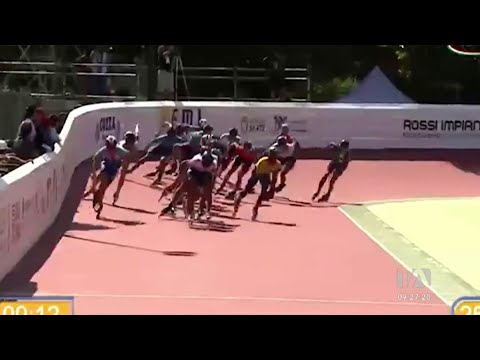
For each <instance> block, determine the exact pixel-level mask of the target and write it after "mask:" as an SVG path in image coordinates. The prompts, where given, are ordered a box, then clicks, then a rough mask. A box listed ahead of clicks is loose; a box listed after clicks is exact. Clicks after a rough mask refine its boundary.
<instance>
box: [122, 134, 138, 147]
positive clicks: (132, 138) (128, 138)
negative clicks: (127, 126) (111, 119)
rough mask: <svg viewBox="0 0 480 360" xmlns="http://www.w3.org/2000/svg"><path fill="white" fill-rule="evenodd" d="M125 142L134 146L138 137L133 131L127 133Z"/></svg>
mask: <svg viewBox="0 0 480 360" xmlns="http://www.w3.org/2000/svg"><path fill="white" fill-rule="evenodd" d="M123 138H124V140H125V142H127V143H129V144H132V143H135V142H136V141H137V137H136V135H135V134H134V133H133V132H132V131H127V132H126V133H125V135H124V136H123Z"/></svg>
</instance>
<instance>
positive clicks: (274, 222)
mask: <svg viewBox="0 0 480 360" xmlns="http://www.w3.org/2000/svg"><path fill="white" fill-rule="evenodd" d="M215 216H216V217H219V218H222V219H229V220H241V221H248V222H253V223H259V224H266V225H277V226H287V227H296V226H297V224H295V223H285V222H281V221H263V220H255V221H252V220H250V219H244V218H241V217H235V218H234V217H232V216H231V215H223V214H215Z"/></svg>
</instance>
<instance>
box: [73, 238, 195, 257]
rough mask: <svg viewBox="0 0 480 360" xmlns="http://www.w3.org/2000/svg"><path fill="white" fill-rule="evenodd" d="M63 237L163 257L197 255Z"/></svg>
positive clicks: (187, 252) (188, 252)
mask: <svg viewBox="0 0 480 360" xmlns="http://www.w3.org/2000/svg"><path fill="white" fill-rule="evenodd" d="M65 237H66V238H69V239H72V240H79V241H85V242H90V243H94V244H99V245H107V246H115V247H119V248H124V249H130V250H138V251H145V252H150V253H157V254H161V255H165V256H179V257H180V256H183V257H192V256H196V255H197V253H194V252H190V251H161V250H155V249H147V248H142V247H138V246H132V245H124V244H115V243H111V242H107V241H100V240H93V239H87V238H82V237H79V236H73V235H65Z"/></svg>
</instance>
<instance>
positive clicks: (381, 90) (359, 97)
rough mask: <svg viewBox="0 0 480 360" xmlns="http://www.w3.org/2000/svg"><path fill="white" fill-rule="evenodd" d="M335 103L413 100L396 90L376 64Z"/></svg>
mask: <svg viewBox="0 0 480 360" xmlns="http://www.w3.org/2000/svg"><path fill="white" fill-rule="evenodd" d="M336 102H337V103H344V104H347V103H348V104H352V103H353V104H414V103H415V101H413V100H412V99H410V98H409V97H408V96H406V95H405V94H403V93H402V92H401V91H400V90H398V89H397V88H396V87H395V85H393V84H392V82H391V81H390V80H389V79H388V78H387V76H386V75H385V74H384V73H383V71H382V70H380V68H379V67H378V66H376V67H375V68H374V69H373V70H372V71H371V72H370V74H368V75H367V76H366V77H365V79H363V81H362V82H361V83H360V85H358V86H357V87H356V88H354V89H353V90H352V91H351V92H350V94H348V95H346V96H344V97H343V98H341V99H340V100H338V101H336Z"/></svg>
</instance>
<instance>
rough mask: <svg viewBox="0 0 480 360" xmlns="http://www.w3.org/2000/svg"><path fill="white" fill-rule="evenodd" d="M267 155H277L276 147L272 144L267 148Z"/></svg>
mask: <svg viewBox="0 0 480 360" xmlns="http://www.w3.org/2000/svg"><path fill="white" fill-rule="evenodd" d="M268 157H277V149H276V148H275V147H274V146H272V147H271V148H270V149H268Z"/></svg>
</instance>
